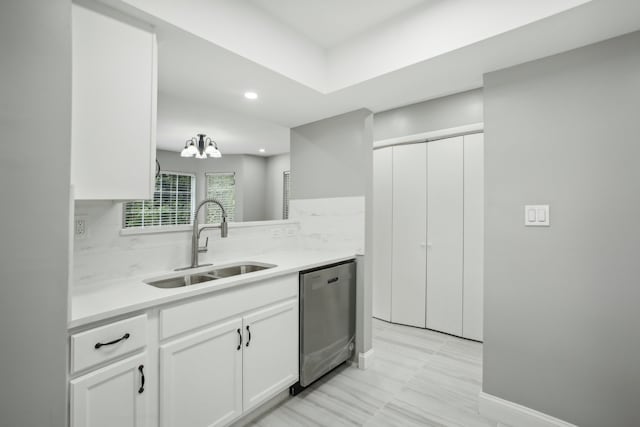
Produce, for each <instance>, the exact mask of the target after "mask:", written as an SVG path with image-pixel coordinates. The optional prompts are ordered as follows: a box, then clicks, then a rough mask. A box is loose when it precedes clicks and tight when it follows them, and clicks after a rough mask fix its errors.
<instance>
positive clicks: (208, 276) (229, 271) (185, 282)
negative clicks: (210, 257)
mask: <svg viewBox="0 0 640 427" xmlns="http://www.w3.org/2000/svg"><path fill="white" fill-rule="evenodd" d="M273 267H275V265H274V264H263V263H241V264H232V265H228V266H226V267H220V268H214V269H212V270H209V271H205V272H202V273H194V274H186V275H181V276H176V277H169V278H167V279H159V280H149V281H145V282H144V283H146V284H147V285H151V286H155V287H156V288H162V289H169V288H180V287H183V286H190V285H196V284H198V283H205V282H210V281H212V280H216V279H224V278H226V277H233V276H238V275H240V274H249V273H253V272H256V271H261V270H266V269H268V268H273Z"/></svg>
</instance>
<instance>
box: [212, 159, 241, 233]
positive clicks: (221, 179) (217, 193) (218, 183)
mask: <svg viewBox="0 0 640 427" xmlns="http://www.w3.org/2000/svg"><path fill="white" fill-rule="evenodd" d="M206 177H207V199H216V200H217V201H219V202H220V203H222V206H224V210H225V211H226V212H227V221H234V219H235V213H236V174H235V173H234V172H228V173H226V172H225V173H208V174H206ZM220 221H222V211H221V210H220V208H219V207H218V205H215V204H211V203H209V204H208V205H207V216H206V222H207V224H212V223H213V224H215V223H218V222H220Z"/></svg>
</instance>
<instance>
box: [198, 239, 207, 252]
mask: <svg viewBox="0 0 640 427" xmlns="http://www.w3.org/2000/svg"><path fill="white" fill-rule="evenodd" d="M208 246H209V237H207V240H205V241H204V246H198V252H207V251H208V250H209V248H208Z"/></svg>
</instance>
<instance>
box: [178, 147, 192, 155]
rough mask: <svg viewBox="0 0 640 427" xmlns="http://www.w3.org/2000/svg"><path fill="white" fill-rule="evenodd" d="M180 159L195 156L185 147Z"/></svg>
mask: <svg viewBox="0 0 640 427" xmlns="http://www.w3.org/2000/svg"><path fill="white" fill-rule="evenodd" d="M180 157H193V154H191V153H190V152H189V148H188V147H184V148H183V149H182V151H181V152H180Z"/></svg>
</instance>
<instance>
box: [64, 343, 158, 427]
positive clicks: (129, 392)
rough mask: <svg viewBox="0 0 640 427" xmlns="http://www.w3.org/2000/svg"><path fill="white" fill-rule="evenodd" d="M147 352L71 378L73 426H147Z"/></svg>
mask: <svg viewBox="0 0 640 427" xmlns="http://www.w3.org/2000/svg"><path fill="white" fill-rule="evenodd" d="M146 361H147V357H146V353H144V354H140V355H137V356H134V357H130V358H127V359H124V360H121V361H119V362H116V363H112V364H110V365H108V366H106V367H104V368H101V369H97V370H95V371H93V372H90V373H88V374H86V375H83V376H81V377H78V378H76V379H74V380H72V381H71V383H70V385H71V387H70V392H71V399H70V400H71V427H113V426H118V427H142V426H146V425H147V407H148V406H149V396H150V394H149V393H148V392H147V391H146V390H145V384H144V381H145V375H146V374H147V372H149V371H148V370H146V369H147V366H146Z"/></svg>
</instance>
